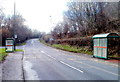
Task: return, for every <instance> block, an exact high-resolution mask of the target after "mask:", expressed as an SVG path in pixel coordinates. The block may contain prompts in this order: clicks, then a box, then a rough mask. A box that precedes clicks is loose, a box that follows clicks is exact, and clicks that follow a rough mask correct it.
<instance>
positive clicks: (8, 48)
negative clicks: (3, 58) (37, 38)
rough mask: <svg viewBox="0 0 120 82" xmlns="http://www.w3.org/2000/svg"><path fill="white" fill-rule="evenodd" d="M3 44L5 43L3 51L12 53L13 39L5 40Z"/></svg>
mask: <svg viewBox="0 0 120 82" xmlns="http://www.w3.org/2000/svg"><path fill="white" fill-rule="evenodd" d="M5 43H6V46H5V51H6V52H13V51H14V39H12V38H7V39H6V41H5Z"/></svg>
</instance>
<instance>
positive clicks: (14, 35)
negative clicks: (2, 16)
mask: <svg viewBox="0 0 120 82" xmlns="http://www.w3.org/2000/svg"><path fill="white" fill-rule="evenodd" d="M15 14H16V3H15V1H14V23H13V29H14V30H13V37H14V40H15V41H14V50H16V34H15V33H16V32H15V31H16V27H15V24H16V21H15Z"/></svg>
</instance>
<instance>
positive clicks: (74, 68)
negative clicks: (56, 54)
mask: <svg viewBox="0 0 120 82" xmlns="http://www.w3.org/2000/svg"><path fill="white" fill-rule="evenodd" d="M60 63H62V64H64V65H66V66H68V67H70V68H72V69H75V70H77V71H79V72H81V73H83V71H82V70H80V69H78V68H75V67H73V66H71V65H69V64H67V63H65V62H63V61H60Z"/></svg>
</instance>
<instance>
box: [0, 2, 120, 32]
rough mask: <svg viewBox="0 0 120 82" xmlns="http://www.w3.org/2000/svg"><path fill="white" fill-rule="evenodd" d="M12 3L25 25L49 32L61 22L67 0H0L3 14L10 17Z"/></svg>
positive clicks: (12, 7)
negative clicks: (23, 19) (24, 20)
mask: <svg viewBox="0 0 120 82" xmlns="http://www.w3.org/2000/svg"><path fill="white" fill-rule="evenodd" d="M14 1H15V2H16V11H17V12H19V13H20V14H21V15H22V16H23V17H24V18H25V19H26V22H25V24H26V25H28V26H29V27H30V28H32V29H37V30H39V31H44V32H47V33H48V32H50V30H51V27H52V26H54V25H55V24H56V23H58V22H59V21H62V18H63V17H62V15H63V11H65V10H67V7H66V2H67V1H68V0H0V6H2V7H3V8H4V13H5V14H7V15H9V14H10V15H11V14H13V12H14V10H13V9H14ZM75 1H84V2H85V1H87V2H88V1H108V2H111V1H112V2H114V1H119V0H75Z"/></svg>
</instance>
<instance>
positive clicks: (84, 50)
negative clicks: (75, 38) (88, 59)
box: [52, 44, 93, 55]
mask: <svg viewBox="0 0 120 82" xmlns="http://www.w3.org/2000/svg"><path fill="white" fill-rule="evenodd" d="M52 47H54V48H58V49H62V50H65V51H70V52H74V53H83V54H88V55H92V54H93V53H92V51H89V50H88V49H87V48H84V47H76V46H70V45H67V44H66V45H62V44H53V45H52Z"/></svg>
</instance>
